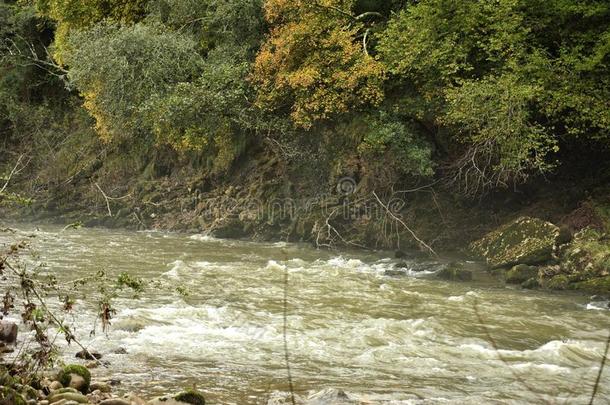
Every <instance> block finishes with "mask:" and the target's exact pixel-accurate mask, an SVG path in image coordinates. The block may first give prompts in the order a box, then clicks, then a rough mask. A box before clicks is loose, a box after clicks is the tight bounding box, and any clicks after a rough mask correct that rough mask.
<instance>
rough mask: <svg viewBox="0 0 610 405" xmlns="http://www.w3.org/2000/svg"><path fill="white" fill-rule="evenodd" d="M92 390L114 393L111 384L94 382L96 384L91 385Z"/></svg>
mask: <svg viewBox="0 0 610 405" xmlns="http://www.w3.org/2000/svg"><path fill="white" fill-rule="evenodd" d="M90 389H91V391H96V390H99V391H100V392H110V391H112V388H111V387H110V384H108V383H104V382H94V383H91V387H90Z"/></svg>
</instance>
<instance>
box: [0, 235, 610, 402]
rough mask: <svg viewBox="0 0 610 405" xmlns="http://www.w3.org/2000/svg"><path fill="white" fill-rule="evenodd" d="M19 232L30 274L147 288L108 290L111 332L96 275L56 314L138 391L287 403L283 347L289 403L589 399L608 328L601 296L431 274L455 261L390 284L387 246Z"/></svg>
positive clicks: (101, 373)
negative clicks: (334, 392) (102, 315)
mask: <svg viewBox="0 0 610 405" xmlns="http://www.w3.org/2000/svg"><path fill="white" fill-rule="evenodd" d="M15 228H16V229H17V233H16V234H13V235H9V234H0V243H2V244H5V243H7V242H8V241H9V239H14V238H28V239H29V240H30V241H31V242H30V243H31V246H32V248H33V250H34V251H35V252H37V253H38V254H39V256H38V257H32V258H31V259H30V265H32V266H33V265H35V264H43V266H42V267H41V269H40V270H39V271H40V272H41V273H42V274H53V275H55V276H56V277H57V278H58V280H59V281H60V283H68V282H69V281H70V280H72V279H78V278H82V277H87V276H90V275H92V274H95V273H96V272H98V271H104V272H105V273H106V274H108V275H109V277H110V278H116V277H117V276H118V275H119V274H121V273H127V274H129V275H131V276H133V277H138V278H142V279H143V280H144V281H145V285H146V287H145V289H144V291H143V292H142V293H140V294H138V295H137V296H135V297H134V294H132V293H131V292H128V291H122V292H119V293H118V298H116V299H115V300H114V301H113V305H114V306H115V308H116V309H117V312H116V314H115V315H114V317H113V319H112V320H111V325H110V328H109V330H108V331H107V332H106V333H104V332H103V331H102V330H101V328H100V326H99V324H98V325H97V327H96V328H95V331H96V333H95V334H94V335H90V331H91V330H92V329H93V325H94V324H95V320H96V316H97V312H98V309H97V304H96V302H97V300H98V299H99V298H100V296H101V292H100V290H99V287H98V286H97V285H96V284H95V283H93V282H92V283H86V284H85V286H84V287H83V289H84V293H85V295H82V294H81V295H75V298H77V299H76V302H75V305H74V312H73V314H72V315H69V316H68V318H66V319H67V321H68V322H69V323H70V324H72V325H74V327H75V328H76V330H77V331H78V333H77V336H78V338H79V340H80V341H82V342H83V343H84V344H86V345H87V347H89V348H91V349H92V350H95V351H98V352H100V353H102V354H103V356H104V357H103V360H104V361H107V362H108V367H98V368H96V369H94V370H92V373H93V375H94V379H107V378H113V379H116V380H120V381H121V383H120V385H118V386H117V389H118V390H119V391H124V392H128V391H130V392H136V393H139V394H141V395H143V396H144V397H153V396H155V395H160V394H163V393H168V392H176V391H179V390H181V389H183V388H188V387H196V388H197V389H199V390H201V391H202V392H203V393H204V394H205V396H206V399H207V400H208V402H209V403H211V404H217V403H222V404H266V403H268V402H269V401H272V402H273V403H282V398H285V397H286V395H287V393H288V391H289V379H288V369H287V364H286V354H287V357H288V364H289V366H290V375H291V377H292V385H293V389H294V392H295V393H296V395H297V396H298V397H299V398H306V397H307V396H309V395H311V394H312V393H315V392H319V391H321V390H324V389H328V388H334V389H341V390H343V391H344V392H345V393H346V394H347V395H348V396H349V397H350V398H352V399H355V400H357V401H359V402H355V403H367V404H368V403H383V404H403V403H404V404H407V403H409V404H410V403H414V404H417V403H448V404H463V403H475V404H477V403H480V404H492V403H541V402H545V401H546V402H549V403H570V404H578V403H582V404H586V403H588V402H589V398H590V396H591V391H592V389H593V384H594V381H595V378H596V376H597V374H598V368H599V365H600V361H601V359H602V353H603V349H604V344H605V341H606V338H607V336H608V333H609V325H610V311H608V310H607V303H606V302H592V299H591V298H590V297H587V296H583V295H575V294H569V293H549V292H539V291H528V290H521V289H517V288H513V287H509V286H505V285H504V284H502V283H499V282H498V281H496V280H494V279H493V278H491V277H489V276H488V275H487V274H486V273H485V272H484V271H482V270H477V269H478V268H479V267H480V266H478V265H477V264H476V263H469V262H466V265H467V266H470V267H472V268H474V269H475V279H474V281H472V282H468V283H460V282H448V281H442V280H439V279H437V278H435V276H434V272H435V271H437V270H438V269H440V268H442V266H444V265H445V264H446V263H447V262H448V261H449V260H456V259H455V257H446V258H441V259H431V258H429V257H426V256H422V255H418V254H412V255H411V254H409V255H408V256H409V257H407V258H406V259H400V260H402V261H406V263H407V265H408V268H409V270H408V271H406V272H405V274H403V275H398V276H397V275H395V274H394V273H391V274H392V275H388V272H387V271H388V270H392V269H393V268H394V265H395V264H396V263H397V262H398V261H399V260H398V259H395V258H394V255H393V252H366V251H327V250H316V249H314V248H312V247H311V246H308V245H304V244H303V245H301V244H290V243H284V242H279V243H254V242H248V241H234V240H221V239H215V238H212V237H209V236H205V235H188V234H174V233H162V232H130V231H117V230H103V229H86V228H81V229H65V230H62V228H61V227H51V226H44V227H40V228H39V227H37V226H35V225H19V226H16V227H15ZM407 253H408V252H407ZM177 289H178V290H179V291H177ZM2 294H4V292H2ZM284 298H286V299H284ZM284 327H285V328H284ZM60 345H61V347H62V359H63V360H64V361H66V362H78V361H79V360H77V359H75V358H74V354H75V353H76V352H77V351H78V350H80V349H79V348H78V347H77V346H76V345H74V344H72V345H70V346H66V345H65V343H63V342H60ZM119 348H122V349H125V350H126V352H127V354H115V353H114V352H115V351H116V350H117V349H119ZM286 348H287V351H286V350H285V349H286ZM286 352H287V353H286ZM600 387H601V391H600V392H599V393H598V396H597V402H596V403H599V404H603V403H609V402H610V370H606V372H605V374H603V375H602V380H601V385H600Z"/></svg>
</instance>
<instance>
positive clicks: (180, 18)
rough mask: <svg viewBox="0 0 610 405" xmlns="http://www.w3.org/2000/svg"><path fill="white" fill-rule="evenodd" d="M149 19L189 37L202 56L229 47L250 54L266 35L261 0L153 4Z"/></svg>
mask: <svg viewBox="0 0 610 405" xmlns="http://www.w3.org/2000/svg"><path fill="white" fill-rule="evenodd" d="M148 19H149V20H151V21H156V22H160V23H162V24H163V25H165V26H167V27H168V28H170V29H172V30H176V31H179V32H181V33H186V34H189V35H190V36H192V38H193V39H194V40H195V41H197V42H198V44H199V47H200V50H201V52H202V53H203V54H207V53H208V52H209V51H211V50H212V49H214V48H216V47H219V46H223V45H228V44H233V45H240V46H242V47H244V48H245V49H246V50H247V51H248V53H253V52H255V51H256V50H257V49H258V46H259V44H260V41H261V40H262V39H263V36H264V34H265V30H264V22H263V13H262V0H225V1H215V0H203V1H202V0H152V1H151V2H150V4H149V15H148Z"/></svg>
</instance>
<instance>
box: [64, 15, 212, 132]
mask: <svg viewBox="0 0 610 405" xmlns="http://www.w3.org/2000/svg"><path fill="white" fill-rule="evenodd" d="M65 57H66V59H65V60H66V62H67V64H68V65H69V66H71V68H70V72H69V75H68V78H69V80H70V81H71V83H73V84H74V85H75V86H76V88H77V89H78V90H79V91H80V93H81V94H82V96H83V98H84V106H85V108H86V109H87V110H88V111H89V113H90V114H91V115H92V116H93V117H94V118H95V119H96V122H97V129H98V132H99V134H100V135H101V136H102V138H104V139H105V140H113V139H121V138H123V139H124V138H126V137H136V138H139V139H147V138H149V136H148V134H149V131H150V128H149V127H148V126H147V121H146V120H145V117H144V110H143V109H144V107H145V106H146V104H147V102H149V101H150V100H152V99H153V98H156V97H160V96H162V95H164V94H166V93H167V92H169V91H170V90H171V88H172V87H173V86H174V85H176V84H178V83H181V82H188V81H190V80H192V79H193V78H194V77H197V76H198V74H199V72H200V71H201V64H202V59H201V57H200V56H199V54H198V53H197V52H196V50H195V44H194V42H193V41H192V40H190V39H189V38H188V37H186V36H184V35H180V34H178V33H175V32H171V31H168V30H167V29H165V28H163V27H162V26H159V25H144V24H141V23H138V24H135V25H132V26H124V27H120V26H117V25H106V24H100V25H96V26H95V27H93V28H92V29H89V30H86V31H79V32H75V33H73V34H72V35H71V37H70V52H69V53H67V54H66V55H65ZM148 140H149V141H150V140H151V139H148Z"/></svg>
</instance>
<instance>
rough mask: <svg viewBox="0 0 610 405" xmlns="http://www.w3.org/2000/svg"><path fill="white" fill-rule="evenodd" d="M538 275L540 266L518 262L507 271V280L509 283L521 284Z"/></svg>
mask: <svg viewBox="0 0 610 405" xmlns="http://www.w3.org/2000/svg"><path fill="white" fill-rule="evenodd" d="M536 277H538V267H536V266H528V265H527V264H518V265H516V266H513V268H511V269H510V270H509V271H508V272H507V273H506V282H507V283H509V284H521V283H523V282H525V281H527V280H529V279H532V278H533V279H536Z"/></svg>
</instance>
